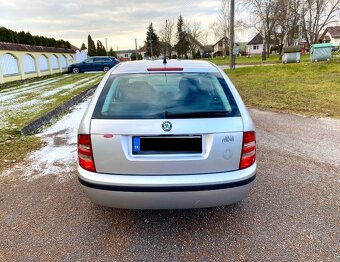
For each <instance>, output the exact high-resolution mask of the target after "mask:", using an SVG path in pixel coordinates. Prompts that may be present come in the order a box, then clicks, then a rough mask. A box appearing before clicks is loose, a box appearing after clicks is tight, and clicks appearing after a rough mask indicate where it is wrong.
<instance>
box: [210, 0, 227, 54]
mask: <svg viewBox="0 0 340 262" xmlns="http://www.w3.org/2000/svg"><path fill="white" fill-rule="evenodd" d="M210 28H211V30H213V32H214V34H215V37H216V38H218V40H220V39H223V40H224V49H223V56H226V55H227V45H228V35H229V0H220V8H219V11H218V17H217V20H216V21H214V22H213V23H212V24H210Z"/></svg>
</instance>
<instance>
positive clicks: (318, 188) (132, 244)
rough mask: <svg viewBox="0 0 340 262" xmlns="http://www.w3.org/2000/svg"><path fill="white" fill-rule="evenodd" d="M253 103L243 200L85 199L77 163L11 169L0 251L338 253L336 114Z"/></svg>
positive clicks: (88, 256) (121, 255)
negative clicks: (29, 171) (160, 206)
mask: <svg viewBox="0 0 340 262" xmlns="http://www.w3.org/2000/svg"><path fill="white" fill-rule="evenodd" d="M251 113H252V115H253V119H254V121H255V124H256V126H257V139H258V151H257V154H258V157H257V160H258V176H257V178H256V183H255V186H254V187H253V190H252V192H251V194H250V196H249V197H248V198H247V199H245V200H244V201H242V202H240V203H238V204H234V205H231V206H225V207H219V208H211V209H200V210H174V211H131V210H117V209H110V208H105V207H100V206H96V205H95V204H92V203H91V202H89V200H88V199H87V198H86V197H85V195H84V194H83V192H82V190H81V188H80V186H79V183H78V181H77V178H76V171H75V165H74V166H73V170H74V171H71V172H68V173H67V174H65V173H63V174H61V173H55V174H53V175H48V176H44V177H40V178H38V179H34V180H24V179H21V178H19V179H16V180H15V181H14V182H11V183H9V184H7V185H2V186H0V211H1V212H0V261H6V262H7V261H339V259H340V254H339V253H340V252H339V251H340V248H339V243H340V230H339V228H340V227H339V225H340V219H339V214H340V212H339V210H340V209H339V177H340V146H339V145H340V121H339V120H331V119H315V118H306V117H301V116H295V115H287V114H278V113H269V112H261V111H257V110H251ZM56 135H57V136H58V135H60V134H56ZM59 143H60V141H59ZM26 164H27V168H29V163H26ZM60 177H63V179H60Z"/></svg>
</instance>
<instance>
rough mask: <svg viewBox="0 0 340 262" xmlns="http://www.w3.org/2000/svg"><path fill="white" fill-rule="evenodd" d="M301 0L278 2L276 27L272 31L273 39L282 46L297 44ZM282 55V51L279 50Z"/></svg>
mask: <svg viewBox="0 0 340 262" xmlns="http://www.w3.org/2000/svg"><path fill="white" fill-rule="evenodd" d="M300 2H301V0H285V1H279V2H278V5H279V11H278V13H277V18H276V25H275V29H274V30H273V35H274V37H275V39H278V40H279V44H280V45H281V46H282V47H283V46H287V45H293V44H297V43H298V42H299V26H298V25H299V20H300V12H299V10H300ZM281 54H282V49H281Z"/></svg>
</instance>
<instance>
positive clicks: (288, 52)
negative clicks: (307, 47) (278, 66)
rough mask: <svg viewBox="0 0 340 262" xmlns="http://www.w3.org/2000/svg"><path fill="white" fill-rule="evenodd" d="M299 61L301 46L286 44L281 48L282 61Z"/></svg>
mask: <svg viewBox="0 0 340 262" xmlns="http://www.w3.org/2000/svg"><path fill="white" fill-rule="evenodd" d="M300 61H301V48H300V47H299V46H286V47H284V48H283V56H282V63H284V64H286V63H299V62H300Z"/></svg>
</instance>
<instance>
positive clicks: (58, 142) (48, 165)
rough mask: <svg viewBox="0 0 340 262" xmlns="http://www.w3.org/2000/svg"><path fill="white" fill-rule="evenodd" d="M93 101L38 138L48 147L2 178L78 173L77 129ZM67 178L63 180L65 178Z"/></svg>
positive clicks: (80, 105) (33, 177)
mask: <svg viewBox="0 0 340 262" xmlns="http://www.w3.org/2000/svg"><path fill="white" fill-rule="evenodd" d="M90 100H91V99H90V98H89V99H87V100H86V101H84V102H82V103H81V104H78V105H76V106H74V107H73V109H72V112H71V113H69V114H67V115H65V116H64V117H63V118H61V119H60V120H58V121H57V122H56V123H55V124H53V125H52V126H51V127H49V128H47V129H46V130H44V131H43V132H42V133H40V134H37V136H39V137H42V139H43V141H45V142H46V146H44V147H42V148H41V149H40V150H38V151H36V152H33V153H31V154H29V155H28V157H27V159H26V161H25V162H27V163H31V164H30V166H29V167H28V166H27V165H25V166H24V165H21V166H20V165H17V166H15V167H14V168H13V169H9V170H6V171H5V172H4V174H3V175H5V176H8V175H11V174H13V173H14V172H18V171H19V172H21V173H22V175H23V176H24V177H26V178H28V179H35V178H38V177H40V176H45V175H53V174H67V173H69V172H71V171H74V170H75V167H76V163H77V130H78V126H79V123H80V121H81V119H82V116H83V114H84V112H85V110H86V108H87V106H88V104H89V102H90ZM64 178H65V177H61V179H64Z"/></svg>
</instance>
